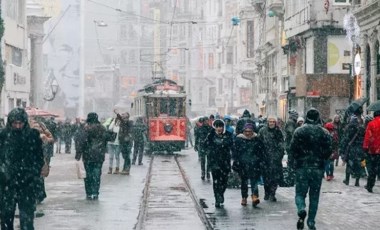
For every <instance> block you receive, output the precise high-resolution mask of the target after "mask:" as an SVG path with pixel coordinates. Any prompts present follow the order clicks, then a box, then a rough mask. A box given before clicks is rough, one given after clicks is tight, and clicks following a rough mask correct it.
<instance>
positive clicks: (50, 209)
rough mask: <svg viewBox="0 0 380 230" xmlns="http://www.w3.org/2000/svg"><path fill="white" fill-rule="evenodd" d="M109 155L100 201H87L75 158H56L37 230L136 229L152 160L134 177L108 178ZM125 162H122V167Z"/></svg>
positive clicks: (133, 171) (135, 169)
mask: <svg viewBox="0 0 380 230" xmlns="http://www.w3.org/2000/svg"><path fill="white" fill-rule="evenodd" d="M107 158H108V154H107V155H106V161H105V163H104V164H103V173H102V178H101V187H100V195H99V200H97V201H89V200H86V196H85V190H84V182H83V180H82V179H77V175H76V171H75V159H74V154H56V155H55V156H54V157H53V158H52V162H51V170H50V175H49V177H48V178H47V179H46V181H45V184H46V192H47V196H48V197H47V198H46V199H45V200H44V202H43V203H42V204H41V205H38V207H37V209H38V210H43V212H44V214H45V215H44V216H43V217H41V218H36V219H35V229H47V230H52V229H78V230H79V229H80V230H87V229H88V230H93V229H102V230H103V229H115V230H118V229H120V230H122V229H133V228H134V226H135V224H136V223H137V217H138V214H139V209H140V203H141V198H142V195H143V194H142V191H143V188H144V185H145V178H146V174H147V171H148V165H149V158H148V157H145V159H144V165H142V166H137V165H136V166H135V165H133V166H132V169H131V175H129V176H125V175H120V174H119V175H114V174H112V175H111V174H107V171H108V166H109V165H108V159H107ZM122 162H123V160H121V163H122Z"/></svg>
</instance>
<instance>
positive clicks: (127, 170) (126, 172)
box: [120, 169, 129, 175]
mask: <svg viewBox="0 0 380 230" xmlns="http://www.w3.org/2000/svg"><path fill="white" fill-rule="evenodd" d="M120 174H121V175H129V169H123V171H121V173H120Z"/></svg>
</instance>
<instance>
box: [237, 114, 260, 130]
mask: <svg viewBox="0 0 380 230" xmlns="http://www.w3.org/2000/svg"><path fill="white" fill-rule="evenodd" d="M246 123H251V124H252V125H253V126H254V127H256V124H255V122H254V121H253V120H252V118H251V114H250V113H249V111H248V110H244V112H243V115H242V116H241V118H240V119H239V120H238V122H237V123H236V129H235V134H236V135H239V134H241V133H243V128H244V125H245V124H246ZM254 131H257V130H254Z"/></svg>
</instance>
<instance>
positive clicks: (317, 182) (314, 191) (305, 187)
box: [295, 168, 324, 227]
mask: <svg viewBox="0 0 380 230" xmlns="http://www.w3.org/2000/svg"><path fill="white" fill-rule="evenodd" d="M323 174H324V170H323V169H318V168H299V169H296V197H295V201H296V206H297V211H298V213H299V212H300V211H302V210H305V209H306V203H305V199H306V195H307V193H309V213H308V219H307V225H308V226H310V227H311V226H314V225H315V216H316V215H317V210H318V203H319V194H320V191H321V184H322V178H323Z"/></svg>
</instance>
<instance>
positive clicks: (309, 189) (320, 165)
mask: <svg viewBox="0 0 380 230" xmlns="http://www.w3.org/2000/svg"><path fill="white" fill-rule="evenodd" d="M331 151H332V138H331V135H330V134H329V133H328V131H327V130H326V129H324V128H323V127H322V126H321V121H320V116H319V112H318V110H316V109H315V108H311V109H310V110H309V111H308V112H307V113H306V121H305V124H304V125H303V126H301V127H299V128H297V129H296V130H295V132H294V134H293V138H292V140H291V142H290V153H291V154H292V157H293V159H294V166H295V170H296V198H295V199H296V206H297V211H298V217H299V220H298V222H297V229H303V227H304V220H305V217H306V211H305V209H306V203H305V199H306V195H307V193H309V213H308V220H307V225H308V227H309V229H315V216H316V215H317V210H318V203H319V194H320V190H321V184H322V178H323V174H324V164H325V160H327V159H328V158H329V157H330V155H331Z"/></svg>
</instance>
